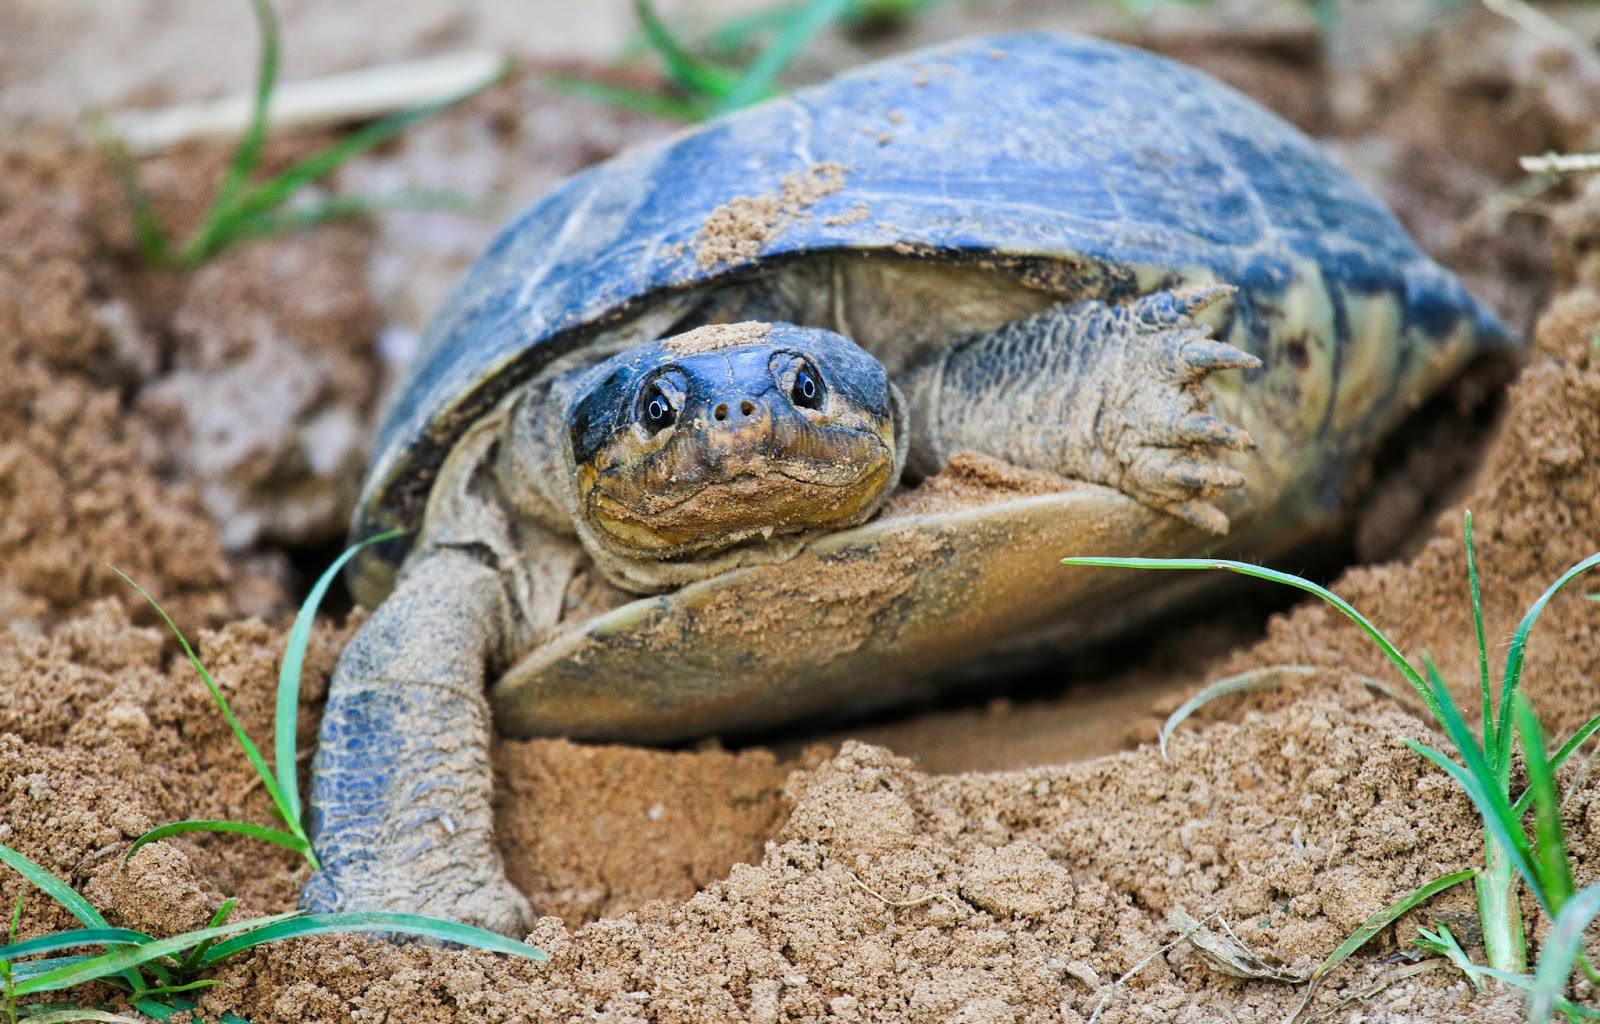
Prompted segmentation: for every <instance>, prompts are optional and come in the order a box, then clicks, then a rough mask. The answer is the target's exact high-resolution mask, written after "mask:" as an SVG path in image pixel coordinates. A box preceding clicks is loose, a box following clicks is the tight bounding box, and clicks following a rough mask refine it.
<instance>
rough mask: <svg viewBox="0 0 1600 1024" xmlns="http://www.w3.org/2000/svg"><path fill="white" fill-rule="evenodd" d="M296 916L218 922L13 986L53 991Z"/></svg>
mask: <svg viewBox="0 0 1600 1024" xmlns="http://www.w3.org/2000/svg"><path fill="white" fill-rule="evenodd" d="M297 916H299V912H298V911H295V912H291V913H288V914H277V915H275V916H273V917H263V918H256V919H255V920H252V921H236V922H234V923H233V924H225V925H219V926H218V927H216V928H201V929H200V930H198V931H193V932H185V933H184V934H182V935H174V936H171V937H170V938H165V939H156V940H155V941H153V942H146V943H142V944H141V945H138V946H134V947H132V948H130V949H119V950H114V951H112V952H110V953H105V954H102V955H100V956H94V957H90V958H89V959H87V960H84V961H81V962H79V963H76V964H71V965H68V966H66V967H61V968H58V969H57V970H54V971H49V972H47V973H45V974H41V975H39V976H38V977H35V978H29V979H28V980H27V981H26V982H24V983H22V984H20V985H18V986H17V994H18V995H32V994H33V993H35V992H56V991H59V990H61V989H65V988H72V987H73V986H74V985H82V984H83V983H85V982H88V981H95V980H97V979H99V978H104V977H106V976H108V975H112V974H118V973H121V972H122V971H124V970H128V969H130V968H135V967H138V966H140V965H142V964H145V963H148V962H150V961H152V960H156V959H159V958H161V957H167V956H172V955H174V954H176V953H181V952H183V951H184V950H186V949H188V948H189V947H190V946H193V945H195V944H196V943H199V942H203V941H205V940H206V939H212V938H222V937H224V936H228V935H236V934H238V933H239V932H242V931H247V930H249V929H252V928H254V929H257V930H261V928H262V927H263V926H266V927H270V923H278V922H283V921H288V920H289V919H291V918H294V917H297Z"/></svg>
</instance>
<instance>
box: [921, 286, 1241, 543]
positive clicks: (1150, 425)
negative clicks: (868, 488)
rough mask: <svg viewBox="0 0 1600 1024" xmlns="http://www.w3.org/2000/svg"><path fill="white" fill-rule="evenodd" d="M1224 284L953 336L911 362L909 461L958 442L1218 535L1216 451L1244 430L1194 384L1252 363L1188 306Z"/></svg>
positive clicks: (939, 461) (1075, 308)
mask: <svg viewBox="0 0 1600 1024" xmlns="http://www.w3.org/2000/svg"><path fill="white" fill-rule="evenodd" d="M1232 293H1233V289H1232V288H1228V287H1220V286H1219V287H1208V288H1191V289H1185V290H1182V291H1176V292H1156V293H1154V294H1151V295H1146V296H1144V297H1143V298H1140V299H1138V300H1137V301H1135V302H1133V303H1132V304H1130V305H1127V306H1108V305H1106V304H1105V303H1103V302H1100V301H1098V300H1093V299H1091V300H1088V301H1084V302H1076V303H1072V304H1070V305H1065V306H1057V307H1056V308H1054V309H1049V310H1046V311H1045V312H1043V313H1039V314H1038V315H1036V316H1031V317H1028V318H1026V319H1023V320H1018V321H1015V322H1014V323H1010V324H1007V325H1006V326H1004V327H1001V328H1000V329H998V330H995V331H990V332H989V333H987V334H980V335H976V336H974V337H972V338H969V339H967V340H966V341H962V342H957V343H955V344H953V345H951V346H950V347H949V348H947V349H945V350H943V351H942V352H940V354H939V356H938V358H937V359H935V360H933V361H932V362H930V363H927V364H924V365H922V366H919V367H916V368H914V369H913V370H911V371H910V372H909V373H908V374H907V376H906V379H905V380H904V381H902V382H901V387H902V389H903V390H904V391H905V392H906V394H907V395H908V396H909V397H910V400H911V418H912V423H913V424H914V428H913V429H914V433H913V441H912V453H911V458H910V465H911V467H912V468H913V469H914V470H916V471H917V472H919V473H922V474H923V475H931V474H932V473H935V472H938V470H939V469H941V468H942V467H943V466H944V464H945V462H946V460H947V459H948V458H949V456H950V455H951V454H953V453H955V452H958V451H977V452H983V453H985V454H988V455H993V456H996V457H998V458H1001V459H1005V460H1006V461H1008V462H1011V463H1013V464H1014V465H1019V466H1027V467H1030V468H1033V469H1043V470H1049V471H1052V472H1056V473H1060V474H1061V475H1062V476H1066V477H1071V478H1073V479H1076V480H1084V481H1087V482H1089V483H1096V484H1104V485H1105V486H1107V487H1113V488H1116V489H1117V490H1119V491H1122V492H1123V493H1124V494H1126V495H1128V496H1129V497H1131V498H1135V499H1137V500H1138V501H1141V502H1143V503H1144V504H1146V505H1150V506H1153V507H1155V508H1159V509H1162V510H1163V511H1166V512H1169V513H1171V514H1172V515H1175V516H1178V517H1179V518H1181V519H1184V520H1186V521H1188V522H1190V523H1193V524H1194V525H1195V526H1198V527H1200V528H1201V529H1203V530H1207V531H1209V532H1211V533H1216V534H1222V533H1226V532H1227V531H1228V518H1227V516H1226V515H1224V514H1223V512H1222V511H1221V510H1220V509H1219V508H1217V506H1216V505H1215V504H1214V503H1213V500H1214V499H1215V497H1216V496H1217V495H1218V494H1219V493H1221V492H1222V491H1224V490H1227V489H1230V488H1235V487H1238V486H1240V485H1242V484H1243V483H1244V475H1243V474H1242V473H1240V472H1239V471H1238V470H1236V469H1233V468H1232V467H1229V466H1227V465H1225V464H1224V463H1223V462H1222V461H1221V460H1220V459H1219V458H1218V456H1217V451H1218V450H1232V451H1243V450H1245V449H1248V448H1249V447H1251V440H1250V436H1249V435H1248V434H1247V433H1245V431H1243V430H1241V429H1240V428H1238V427H1236V426H1233V425H1232V424H1229V423H1227V422H1225V421H1223V420H1222V419H1220V418H1219V417H1217V416H1216V415H1214V414H1212V412H1211V411H1210V409H1209V408H1208V405H1207V397H1206V393H1205V390H1204V388H1202V387H1201V386H1200V382H1201V381H1202V380H1203V379H1204V377H1205V376H1206V375H1207V374H1209V373H1213V372H1215V371H1217V370H1226V369H1240V368H1250V367H1255V366H1259V365H1260V364H1261V361H1260V360H1259V359H1257V358H1256V357H1254V356H1252V355H1250V354H1249V353H1247V352H1244V351H1242V350H1241V349H1238V348H1235V347H1234V346H1232V345H1227V344H1224V343H1222V342H1219V341H1216V340H1213V339H1212V337H1211V333H1210V331H1209V330H1208V329H1207V328H1205V327H1203V326H1201V325H1200V324H1197V323H1196V322H1195V321H1194V319H1193V315H1194V314H1195V313H1198V312H1199V311H1200V310H1202V309H1204V308H1206V307H1207V306H1211V305H1214V304H1215V303H1218V302H1221V301H1224V300H1226V299H1228V298H1229V297H1230V296H1231V295H1232Z"/></svg>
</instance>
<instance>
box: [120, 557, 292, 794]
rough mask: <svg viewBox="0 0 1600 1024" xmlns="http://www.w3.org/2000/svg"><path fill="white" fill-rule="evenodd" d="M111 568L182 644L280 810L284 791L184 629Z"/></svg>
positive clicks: (138, 587) (143, 591) (141, 590)
mask: <svg viewBox="0 0 1600 1024" xmlns="http://www.w3.org/2000/svg"><path fill="white" fill-rule="evenodd" d="M111 571H112V572H114V573H116V574H117V575H118V576H121V577H122V579H123V580H124V582H126V583H127V584H128V585H129V586H130V587H132V588H133V589H134V590H137V591H138V592H139V594H140V596H141V597H143V598H144V599H145V600H146V601H148V602H150V607H152V608H154V609H155V610H156V614H157V615H159V616H161V621H163V622H165V623H166V624H167V628H168V629H170V630H172V635H173V636H175V637H177V638H178V644H179V645H180V646H181V647H182V648H183V653H184V654H185V655H187V656H188V658H189V664H191V665H193V666H194V670H195V671H196V672H197V673H199V675H200V681H201V682H203V683H205V684H206V689H207V690H209V691H210V692H211V699H212V700H213V701H215V702H216V704H217V707H219V708H221V709H222V717H223V718H225V719H226V720H227V722H228V728H230V729H232V730H233V735H234V737H235V738H236V739H238V741H239V746H241V747H243V748H244V754H245V757H247V758H249V759H250V764H251V766H252V767H253V768H255V770H256V774H257V775H259V776H260V777H261V784H262V785H263V786H265V787H266V790H267V795H268V796H270V797H271V798H272V802H273V804H275V805H276V806H277V807H278V809H279V811H280V812H281V811H282V810H283V793H282V792H280V791H279V789H278V783H277V782H276V781H275V780H274V779H273V777H272V771H271V770H270V769H269V768H268V767H267V762H266V759H265V758H263V757H262V756H261V751H259V750H257V749H256V745H255V743H254V741H252V740H251V739H250V735H249V734H248V733H246V732H245V731H244V726H242V725H240V724H239V720H238V719H237V718H235V717H234V714H233V709H232V708H231V707H229V706H228V699H227V698H226V697H224V696H223V695H222V691H221V690H219V689H217V684H216V681H215V680H213V679H212V678H211V673H210V672H207V671H206V667H205V665H203V664H202V663H201V662H200V658H199V656H198V655H196V654H195V653H194V648H193V647H190V646H189V640H188V638H187V637H185V636H184V635H183V630H181V629H179V628H178V624H177V623H175V622H173V621H172V618H171V616H169V615H168V614H167V611H166V609H165V608H162V607H161V605H160V603H158V602H157V601H156V599H155V598H153V597H151V596H150V594H149V592H148V591H146V590H145V589H144V588H143V587H141V586H139V584H138V583H135V582H134V580H133V577H131V576H129V575H128V574H127V573H125V572H123V571H122V570H121V569H118V568H117V567H116V566H114V565H113V566H111Z"/></svg>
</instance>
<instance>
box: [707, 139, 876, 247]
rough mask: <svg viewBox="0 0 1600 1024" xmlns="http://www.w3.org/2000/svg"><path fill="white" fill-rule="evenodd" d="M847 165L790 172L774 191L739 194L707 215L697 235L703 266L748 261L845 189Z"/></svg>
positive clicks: (835, 164)
mask: <svg viewBox="0 0 1600 1024" xmlns="http://www.w3.org/2000/svg"><path fill="white" fill-rule="evenodd" d="M844 176H845V169H844V166H843V165H842V164H838V163H835V162H833V161H827V162H824V163H819V164H814V165H812V166H811V167H808V168H806V169H805V170H804V171H796V172H794V173H793V174H786V175H784V177H783V181H782V182H781V183H780V184H779V187H778V191H777V192H776V193H775V194H768V195H762V196H738V197H736V198H734V199H730V200H728V201H727V202H726V203H723V204H722V205H721V206H719V207H717V208H716V209H715V210H712V211H711V214H710V216H708V217H706V220H705V223H704V224H702V225H701V226H700V230H699V231H698V232H696V233H695V236H694V250H695V262H697V263H698V264H699V265H700V269H701V270H712V269H714V268H716V267H718V266H723V265H736V264H740V263H747V262H749V261H750V260H753V259H755V258H756V257H757V256H759V255H760V254H761V250H762V249H765V248H766V247H767V246H768V245H769V244H770V243H771V242H772V241H773V240H774V239H776V238H777V237H778V236H779V235H781V234H783V231H784V229H785V228H787V227H788V226H789V225H790V224H793V223H794V222H795V221H796V220H798V219H799V218H801V217H805V216H809V212H808V211H809V210H810V208H811V207H812V206H814V205H816V203H817V201H818V200H819V199H821V198H822V197H824V196H828V195H832V194H833V193H835V192H838V191H839V190H840V189H842V188H844Z"/></svg>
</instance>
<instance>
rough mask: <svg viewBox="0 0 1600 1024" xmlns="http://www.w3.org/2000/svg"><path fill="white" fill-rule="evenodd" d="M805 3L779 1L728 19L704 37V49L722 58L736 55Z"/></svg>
mask: <svg viewBox="0 0 1600 1024" xmlns="http://www.w3.org/2000/svg"><path fill="white" fill-rule="evenodd" d="M805 7H806V5H805V3H804V2H801V3H792V4H783V5H781V6H778V7H773V8H771V9H769V10H765V11H753V12H751V13H750V14H745V15H741V16H739V17H734V18H729V19H728V20H727V21H724V22H723V23H722V24H720V25H718V26H717V27H716V28H714V29H712V30H711V32H710V33H709V34H708V35H707V36H706V37H705V48H706V49H707V50H709V51H710V52H712V53H718V54H721V55H723V56H724V57H733V56H736V55H737V54H738V53H739V52H740V51H741V50H743V49H745V48H746V47H748V46H751V45H752V44H754V43H755V41H756V37H758V36H761V35H763V34H765V33H767V32H771V31H774V30H776V29H779V28H782V27H783V26H784V25H785V24H787V23H788V22H789V21H791V20H793V19H794V18H795V17H796V16H797V15H799V14H800V12H801V11H803V10H805Z"/></svg>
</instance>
